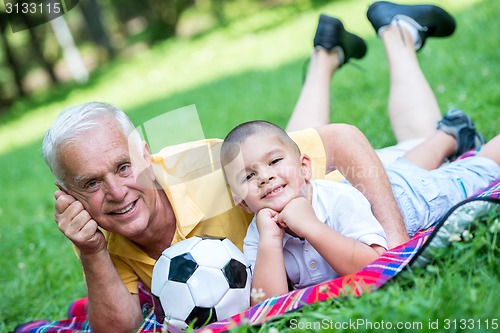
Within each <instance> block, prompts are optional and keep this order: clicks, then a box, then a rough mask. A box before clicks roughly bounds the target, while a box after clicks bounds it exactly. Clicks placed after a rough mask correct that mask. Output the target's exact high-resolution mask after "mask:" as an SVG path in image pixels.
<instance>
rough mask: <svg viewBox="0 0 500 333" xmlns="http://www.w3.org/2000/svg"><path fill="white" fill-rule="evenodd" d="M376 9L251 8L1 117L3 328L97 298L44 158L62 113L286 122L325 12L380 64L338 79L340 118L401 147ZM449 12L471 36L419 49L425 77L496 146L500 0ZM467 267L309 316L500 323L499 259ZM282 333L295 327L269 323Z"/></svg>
mask: <svg viewBox="0 0 500 333" xmlns="http://www.w3.org/2000/svg"><path fill="white" fill-rule="evenodd" d="M433 2H435V3H437V1H433ZM368 3H369V2H368V1H331V2H325V3H323V2H320V1H316V2H315V3H314V6H310V5H309V2H307V1H301V2H300V5H287V6H280V7H273V8H267V9H265V10H261V11H259V12H258V13H254V14H253V15H250V13H249V14H248V15H246V16H241V18H240V19H239V20H238V21H236V22H230V23H229V24H228V25H227V26H226V27H221V28H217V29H214V30H213V31H210V32H207V33H204V34H201V35H199V36H197V37H196V38H191V39H178V40H170V41H166V42H164V43H161V44H159V45H157V46H155V47H154V48H152V49H150V50H146V51H145V52H143V53H141V54H139V55H138V56H136V57H134V58H131V59H118V60H116V61H115V62H114V63H111V64H108V65H106V66H104V67H102V68H101V69H99V70H98V71H97V72H96V73H94V74H93V75H92V77H91V80H90V81H89V82H88V83H87V84H86V85H84V86H78V85H68V86H64V87H59V88H57V89H53V90H51V91H46V92H41V93H39V94H37V95H36V96H34V97H32V98H31V99H25V100H19V101H18V102H16V104H15V105H13V106H12V108H10V109H9V110H7V113H4V114H2V115H1V116H0V165H1V170H2V172H1V173H0V184H1V185H2V189H1V191H0V224H1V227H2V231H1V232H0V253H1V254H2V256H1V258H0V267H2V269H1V270H0V282H1V286H2V288H1V289H0V331H8V330H11V329H12V328H13V327H14V326H15V325H16V324H18V323H21V322H25V321H28V320H34V319H60V318H64V317H65V316H66V310H67V307H68V305H69V303H70V302H71V301H72V300H73V299H75V298H78V297H81V296H83V295H85V287H84V284H83V280H82V275H81V270H80V268H79V263H78V261H77V260H76V258H75V256H74V254H73V250H72V247H71V245H70V243H69V241H67V240H66V239H65V237H64V236H63V235H62V234H61V233H60V232H59V231H58V229H57V227H56V226H55V224H54V222H53V204H54V200H53V197H52V193H53V191H54V190H55V186H54V185H53V184H52V182H53V180H52V177H51V176H50V173H49V171H48V170H47V168H46V167H45V165H44V164H43V161H42V159H41V155H40V149H39V147H40V144H41V139H42V136H43V134H44V132H45V131H46V130H47V128H48V126H49V125H50V123H51V122H52V121H53V120H54V118H55V117H56V115H57V113H58V112H59V111H60V110H61V109H62V108H63V107H66V106H69V105H75V104H78V103H82V102H86V101H90V100H101V101H107V102H111V103H114V104H116V105H118V106H119V107H121V108H122V109H124V110H125V111H126V112H127V113H128V114H129V115H130V116H131V117H132V119H133V120H134V121H135V122H136V124H139V123H140V122H142V121H145V120H147V119H150V118H152V117H154V116H157V115H160V114H163V113H164V112H166V111H169V110H173V109H176V108H179V107H183V106H186V105H190V104H195V105H196V107H197V110H198V113H199V117H200V120H201V124H202V126H203V129H204V132H205V136H206V137H222V136H224V135H225V134H226V133H227V132H228V131H229V129H231V128H232V127H234V126H235V125H236V124H238V123H240V122H242V121H246V120H250V119H258V118H260V119H268V120H271V121H274V122H276V123H278V124H279V125H282V126H284V125H285V124H286V120H287V119H288V117H289V115H290V113H291V110H292V108H293V106H294V104H295V101H296V99H297V96H298V93H299V91H300V88H301V84H302V77H301V76H302V74H301V71H302V65H303V62H304V60H305V59H306V58H307V57H308V55H309V52H310V51H311V46H312V45H311V44H312V41H311V40H312V36H313V34H314V29H315V24H316V20H317V16H318V14H319V13H320V12H327V13H330V14H333V15H337V16H340V17H341V18H342V19H343V20H344V22H345V25H346V27H347V28H348V29H349V30H351V31H353V32H356V33H358V34H360V35H362V36H363V37H364V38H366V40H367V43H368V46H369V52H368V55H367V56H366V57H365V58H364V59H363V60H361V61H358V64H359V65H360V66H361V67H362V70H359V69H357V68H355V67H353V66H345V67H344V68H343V69H342V70H341V71H340V72H339V73H338V75H336V77H335V78H334V80H333V88H332V119H333V120H334V121H336V122H348V123H353V124H355V125H357V126H358V127H359V128H360V129H361V130H362V131H364V132H365V134H366V135H367V136H368V138H369V139H370V141H371V142H372V143H373V145H374V146H375V147H382V146H385V145H389V144H393V143H394V142H395V140H394V137H393V135H392V134H391V133H390V131H388V128H389V123H388V119H387V115H386V108H387V91H388V75H387V64H386V60H385V55H384V51H383V47H382V45H381V43H380V40H378V39H377V38H376V37H375V34H374V33H373V31H372V30H371V28H370V26H369V23H368V22H367V21H366V19H365V14H364V13H365V9H366V8H367V5H368ZM439 3H440V4H441V5H442V6H444V7H446V8H447V9H449V10H450V11H451V12H452V13H453V14H454V15H455V18H456V19H457V22H458V29H457V31H456V34H455V35H453V36H452V37H451V38H447V39H443V40H429V41H428V43H427V45H426V46H425V48H424V50H423V51H422V52H421V53H420V54H419V59H420V60H421V64H422V68H423V71H424V73H425V74H426V76H427V77H428V79H429V82H430V84H431V86H432V88H433V89H434V91H435V92H436V95H437V98H438V101H439V104H440V107H441V108H442V110H443V112H444V111H445V110H446V109H447V108H448V107H449V106H452V105H455V106H458V107H460V108H462V109H463V110H466V111H467V112H468V113H469V114H471V115H472V117H473V118H474V120H475V121H476V124H477V125H478V127H479V128H480V129H481V131H482V132H483V134H484V135H485V137H486V138H487V139H489V138H491V137H493V136H494V135H495V134H496V133H497V132H498V128H500V126H499V125H500V123H499V119H500V117H499V116H500V113H499V111H498V106H499V105H500V96H499V94H500V91H499V89H498V88H499V85H498V83H497V81H498V77H500V64H499V62H498V49H497V44H498V34H497V31H500V22H499V20H498V15H499V14H500V6H499V5H498V4H497V1H496V0H483V1H479V0H478V1H467V0H458V1H451V0H448V1H440V2H439ZM171 126H175V123H173V124H171ZM166 132H168V130H166ZM478 239H480V238H475V239H474V240H473V242H478ZM468 251H469V253H474V252H471V251H475V250H474V249H470V250H468ZM495 253H496V254H498V252H495ZM497 258H498V257H497ZM468 260H469V261H468V262H467V263H455V262H452V261H445V262H443V263H442V265H441V266H439V267H438V269H437V270H434V271H431V272H428V271H424V272H415V273H414V274H413V275H410V276H407V277H406V278H405V279H403V280H398V281H395V282H394V283H393V284H390V285H388V286H387V287H385V288H384V289H382V290H380V291H378V292H375V293H373V294H367V295H365V296H363V297H362V298H361V299H346V300H345V301H344V300H343V301H342V302H339V303H335V304H328V306H327V307H323V306H321V305H318V306H313V307H310V308H307V309H305V310H304V311H302V312H301V313H300V315H298V316H299V317H300V318H303V316H305V317H304V318H307V316H327V317H328V318H331V319H335V320H338V321H341V320H347V319H348V318H372V319H373V320H374V321H375V320H380V319H386V320H389V318H396V319H397V320H399V321H411V320H417V319H418V320H420V319H422V318H424V317H425V318H429V319H431V318H432V319H436V318H437V319H444V318H449V319H454V318H455V319H462V318H467V319H468V318H473V319H480V318H483V319H485V318H491V319H493V317H494V316H495V315H496V316H497V318H498V311H495V310H497V309H498V308H499V306H500V301H498V299H500V298H499V297H498V296H499V295H498V290H499V289H498V285H499V281H498V280H499V275H498V259H496V266H495V268H494V269H492V268H490V267H483V266H484V262H483V261H481V260H479V259H476V258H475V257H474V256H472V257H471V258H469V259H468ZM471 286H472V288H471ZM288 319H290V318H288ZM426 320H427V319H426ZM269 327H275V328H278V327H280V328H281V327H284V326H280V324H279V323H272V324H270V325H266V326H265V327H264V328H265V329H267V328H269Z"/></svg>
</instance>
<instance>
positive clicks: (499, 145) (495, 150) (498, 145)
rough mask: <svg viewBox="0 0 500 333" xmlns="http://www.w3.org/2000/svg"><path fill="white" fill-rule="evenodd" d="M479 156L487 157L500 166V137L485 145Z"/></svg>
mask: <svg viewBox="0 0 500 333" xmlns="http://www.w3.org/2000/svg"><path fill="white" fill-rule="evenodd" d="M477 155H478V156H483V157H487V158H489V159H490V160H493V161H495V162H497V164H498V165H500V135H497V136H495V137H494V138H493V139H491V140H490V141H488V142H487V143H485V144H484V145H483V146H482V147H481V150H480V151H479V153H477Z"/></svg>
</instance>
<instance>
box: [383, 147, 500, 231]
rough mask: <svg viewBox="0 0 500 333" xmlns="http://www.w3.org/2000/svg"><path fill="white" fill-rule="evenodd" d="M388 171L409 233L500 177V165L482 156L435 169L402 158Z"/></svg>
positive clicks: (424, 225)
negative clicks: (424, 167) (429, 169)
mask: <svg viewBox="0 0 500 333" xmlns="http://www.w3.org/2000/svg"><path fill="white" fill-rule="evenodd" d="M386 171H387V176H388V177H389V181H390V182H391V186H392V191H393V193H394V197H395V198H396V201H397V203H398V205H399V208H400V210H401V214H402V215H403V217H404V220H405V224H406V230H407V231H408V234H409V235H410V236H412V235H413V234H414V233H415V232H417V231H419V230H422V229H426V228H429V227H431V226H433V225H435V224H436V223H438V222H439V220H440V219H441V218H442V217H443V216H444V215H445V214H446V213H447V212H448V210H449V209H450V208H452V207H453V206H454V205H456V204H457V203H459V202H460V201H462V200H464V199H465V198H467V197H469V196H471V195H472V194H474V193H476V192H477V191H479V190H481V189H483V188H485V187H487V186H488V185H490V184H491V183H492V182H494V181H495V180H497V179H500V166H499V165H498V164H497V163H495V162H494V161H493V160H490V159H488V158H485V157H482V156H474V157H469V158H464V159H462V160H458V161H455V162H453V163H449V164H448V165H446V166H444V167H441V168H439V169H436V170H432V171H428V170H425V169H422V168H420V167H418V166H416V165H415V164H413V163H411V162H409V161H407V160H405V159H404V158H399V159H397V160H396V161H395V162H394V163H392V164H391V165H390V166H388V167H387V168H386Z"/></svg>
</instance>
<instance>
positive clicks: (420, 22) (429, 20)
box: [366, 1, 455, 51]
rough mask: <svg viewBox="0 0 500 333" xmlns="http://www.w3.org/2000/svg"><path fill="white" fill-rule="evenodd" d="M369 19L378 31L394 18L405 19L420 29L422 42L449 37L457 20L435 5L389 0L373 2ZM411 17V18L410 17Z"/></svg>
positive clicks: (367, 14)
mask: <svg viewBox="0 0 500 333" xmlns="http://www.w3.org/2000/svg"><path fill="white" fill-rule="evenodd" d="M366 16H367V17H368V20H369V21H370V22H371V24H372V26H373V28H375V31H376V32H377V33H378V31H379V29H380V28H381V27H384V26H387V25H389V24H391V22H392V21H393V20H394V19H403V20H406V21H407V22H409V23H411V24H412V25H413V26H415V28H417V30H418V34H419V35H420V38H421V39H422V43H421V44H420V45H419V46H418V47H417V51H418V50H420V49H421V48H422V47H423V46H424V44H425V40H426V39H427V38H428V37H447V36H450V35H451V34H452V33H453V32H454V31H455V20H454V19H453V17H452V16H451V15H450V14H449V13H448V12H446V11H445V10H444V9H442V8H440V7H437V6H434V5H398V4H395V3H391V2H387V1H378V2H375V3H373V4H372V5H371V6H370V7H369V8H368V12H367V13H366ZM408 18H409V19H408Z"/></svg>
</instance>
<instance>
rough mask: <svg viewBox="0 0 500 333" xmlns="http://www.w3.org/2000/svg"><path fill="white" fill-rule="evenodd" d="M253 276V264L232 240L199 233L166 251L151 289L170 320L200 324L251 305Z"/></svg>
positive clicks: (177, 323) (184, 324)
mask: <svg viewBox="0 0 500 333" xmlns="http://www.w3.org/2000/svg"><path fill="white" fill-rule="evenodd" d="M251 280H252V273H251V268H250V265H249V264H248V263H247V261H246V259H245V256H244V255H243V253H242V252H241V251H240V250H239V249H238V248H237V247H236V246H235V245H234V244H233V243H232V242H231V241H230V240H228V239H225V238H224V239H220V238H213V237H197V236H196V237H192V238H189V239H186V240H184V241H182V242H179V243H176V244H174V245H172V246H170V247H169V248H167V249H166V250H165V251H163V253H162V255H161V256H160V258H159V259H158V261H157V262H156V264H155V266H154V269H153V280H152V285H151V291H152V293H153V295H154V296H156V297H157V298H159V302H160V303H161V307H162V310H163V313H162V314H161V315H164V318H165V322H166V323H168V325H172V326H176V327H179V328H185V327H187V326H188V325H190V324H191V325H192V326H193V327H194V328H198V327H201V326H203V325H206V324H208V323H212V322H215V321H219V320H222V319H226V318H229V317H231V316H233V315H235V314H237V313H240V312H242V311H244V310H245V309H247V308H248V307H249V306H250V286H251ZM156 306H158V304H156ZM161 315H160V316H161ZM157 316H158V312H157ZM159 319H160V320H161V318H159Z"/></svg>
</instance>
